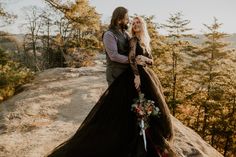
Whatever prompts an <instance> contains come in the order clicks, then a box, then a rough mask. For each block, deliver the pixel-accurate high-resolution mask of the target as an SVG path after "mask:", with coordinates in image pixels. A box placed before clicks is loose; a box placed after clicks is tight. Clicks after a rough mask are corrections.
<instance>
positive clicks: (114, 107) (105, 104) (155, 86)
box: [48, 17, 174, 157]
mask: <svg viewBox="0 0 236 157" xmlns="http://www.w3.org/2000/svg"><path fill="white" fill-rule="evenodd" d="M131 30H132V35H133V37H132V38H131V40H130V53H129V61H130V65H131V66H130V68H128V69H127V70H126V71H124V72H123V73H122V74H121V75H119V76H118V78H117V79H116V80H115V81H114V82H113V83H112V84H111V85H110V86H109V87H108V89H107V90H106V91H105V92H104V94H103V95H102V96H101V97H100V99H99V101H98V102H97V103H96V105H95V106H94V107H93V109H92V110H91V111H90V113H89V114H88V116H87V117H86V119H85V120H84V121H83V123H82V124H81V126H80V127H79V129H78V130H77V132H76V133H75V135H74V136H73V137H72V138H70V139H69V140H68V141H66V142H64V143H63V144H61V145H60V146H58V148H56V149H55V150H54V152H52V153H51V154H50V155H49V156H48V157H170V156H174V154H173V151H172V147H171V144H170V143H171V140H172V138H173V129H172V124H171V119H170V112H169V109H168V107H167V104H166V102H165V100H164V95H163V92H162V89H161V84H160V81H159V80H158V78H157V77H156V76H155V74H154V72H153V71H152V70H151V69H149V68H148V67H147V65H148V64H152V62H153V60H152V55H151V51H150V46H149V42H150V38H149V35H148V33H147V28H146V24H145V22H144V20H143V19H142V18H141V17H135V18H134V20H133V23H132V29H131ZM140 91H141V92H142V93H144V94H145V97H146V98H147V99H150V100H153V101H154V102H155V106H157V107H158V108H159V109H160V112H161V114H160V116H159V117H158V118H152V119H150V123H149V128H148V129H146V137H147V138H146V141H147V150H145V147H144V141H143V137H142V136H141V135H140V134H139V133H140V127H139V126H138V125H137V117H136V114H135V113H134V112H133V111H131V104H133V99H134V98H137V97H138V94H139V92H140Z"/></svg>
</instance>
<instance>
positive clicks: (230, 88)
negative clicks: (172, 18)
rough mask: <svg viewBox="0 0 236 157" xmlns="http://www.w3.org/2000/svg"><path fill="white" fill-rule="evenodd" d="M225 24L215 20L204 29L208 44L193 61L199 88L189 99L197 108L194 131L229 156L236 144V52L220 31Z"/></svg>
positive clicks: (191, 67)
mask: <svg viewBox="0 0 236 157" xmlns="http://www.w3.org/2000/svg"><path fill="white" fill-rule="evenodd" d="M221 25H222V24H221V23H219V22H218V20H217V19H216V18H214V21H213V24H211V25H206V24H204V26H205V27H206V28H207V30H208V32H206V33H205V34H204V36H205V39H206V40H205V42H204V43H203V45H202V48H200V49H199V50H198V51H193V52H192V53H193V54H192V56H195V57H194V59H193V60H192V62H191V66H190V67H189V68H190V69H192V71H194V72H192V79H191V81H192V82H194V84H195V88H194V89H193V91H192V93H191V94H190V95H189V96H188V99H189V100H190V101H191V102H192V105H193V106H194V107H195V108H197V111H196V112H197V119H196V120H195V122H194V123H195V125H194V126H193V127H194V128H198V129H197V131H198V132H199V133H200V135H201V136H202V137H203V138H204V139H205V140H207V141H208V142H209V143H211V145H213V146H214V147H216V148H218V150H219V151H220V152H223V153H224V154H225V155H226V154H227V152H228V151H229V149H230V145H233V141H232V140H231V139H233V134H234V133H235V131H234V129H235V123H232V121H235V119H234V118H235V117H234V116H233V115H232V113H233V114H234V112H235V111H234V106H235V90H236V89H235V81H233V80H235V78H236V77H235V75H233V74H234V73H235V68H236V67H235V63H234V59H235V57H233V56H234V54H233V52H234V50H232V49H229V48H227V46H228V43H225V42H223V39H224V38H225V37H227V36H228V35H227V34H226V33H223V32H220V31H219V29H220V27H221Z"/></svg>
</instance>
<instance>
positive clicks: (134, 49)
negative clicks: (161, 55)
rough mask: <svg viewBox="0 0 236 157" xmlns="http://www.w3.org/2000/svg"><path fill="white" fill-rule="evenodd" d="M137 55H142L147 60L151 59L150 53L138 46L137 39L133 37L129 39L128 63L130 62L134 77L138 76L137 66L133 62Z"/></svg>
mask: <svg viewBox="0 0 236 157" xmlns="http://www.w3.org/2000/svg"><path fill="white" fill-rule="evenodd" d="M138 55H143V56H145V57H147V58H150V59H152V55H151V53H148V52H147V50H146V49H145V48H143V47H142V46H141V45H140V42H139V39H138V38H136V37H133V38H131V39H130V52H129V61H130V66H131V68H132V70H133V72H134V74H135V75H139V72H138V65H137V63H136V60H135V58H136V56H138ZM146 64H147V63H146ZM146 64H145V65H146Z"/></svg>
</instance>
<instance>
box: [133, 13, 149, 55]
mask: <svg viewBox="0 0 236 157" xmlns="http://www.w3.org/2000/svg"><path fill="white" fill-rule="evenodd" d="M134 19H138V20H139V21H140V24H141V33H140V45H141V47H142V48H144V49H146V50H147V52H148V53H151V47H150V41H151V40H150V36H149V34H148V29H147V25H146V22H145V21H144V19H143V18H142V17H140V16H135V17H134V18H133V20H134ZM131 34H132V36H135V32H134V31H133V27H132V28H131Z"/></svg>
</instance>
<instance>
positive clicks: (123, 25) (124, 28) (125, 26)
mask: <svg viewBox="0 0 236 157" xmlns="http://www.w3.org/2000/svg"><path fill="white" fill-rule="evenodd" d="M119 27H120V29H122V30H128V28H129V26H128V24H124V23H121V24H120V25H119Z"/></svg>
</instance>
